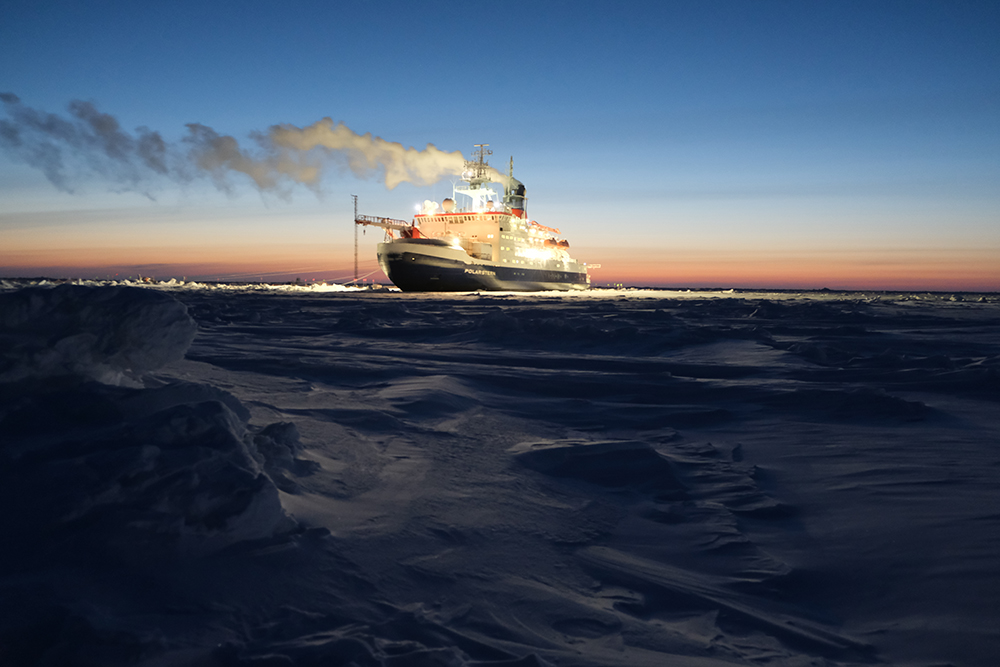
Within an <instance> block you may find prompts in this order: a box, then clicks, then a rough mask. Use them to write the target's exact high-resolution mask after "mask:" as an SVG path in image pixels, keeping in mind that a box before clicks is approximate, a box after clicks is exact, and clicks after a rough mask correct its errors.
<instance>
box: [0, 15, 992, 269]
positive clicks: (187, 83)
mask: <svg viewBox="0 0 1000 667" xmlns="http://www.w3.org/2000/svg"><path fill="white" fill-rule="evenodd" d="M997 34H1000V3H996V2H960V1H952V2H920V1H908V2H750V1H744V2H733V1H727V2H656V3H643V2H637V3H597V2H535V3H528V2H507V3H496V4H481V5H472V4H469V3H462V2H456V3H450V2H438V3H402V2H400V3H395V2H344V3H318V2H283V3H276V2H275V3H270V2H239V3H236V2H232V3H221V2H214V3H195V2H175V3H169V4H168V3H162V4H156V5H147V4H141V3H125V2H88V3H42V4H41V5H39V4H38V3H27V2H19V1H15V2H10V1H8V2H7V3H6V4H5V9H4V10H3V20H2V21H0V92H10V93H13V94H15V95H17V96H18V97H19V98H20V99H21V102H22V103H23V104H24V105H26V106H29V107H32V108H35V109H39V110H43V111H46V112H51V113H58V114H61V115H66V109H67V105H68V104H69V103H70V102H71V101H72V100H88V101H91V102H93V103H94V104H95V105H96V106H97V108H98V109H99V110H100V111H102V112H105V113H109V114H112V115H113V116H115V117H116V118H117V120H118V121H119V122H120V124H121V126H122V127H123V128H124V129H125V130H127V131H134V130H135V128H139V127H147V128H151V129H153V130H156V131H158V132H160V133H161V134H162V135H163V137H164V138H165V139H167V140H169V141H179V140H180V139H181V138H182V137H183V136H184V134H185V131H186V130H185V124H187V123H193V122H196V123H201V124H203V125H207V126H210V127H212V128H214V129H215V130H216V131H217V132H219V133H220V134H228V135H232V136H234V137H236V138H237V139H239V140H240V142H241V144H244V145H250V139H249V136H250V134H251V133H252V132H254V131H266V130H267V128H268V127H270V126H271V125H273V124H276V123H291V124H294V125H297V126H305V125H309V124H311V123H313V122H315V121H317V120H319V119H321V118H323V117H327V116H329V117H331V118H332V119H333V120H334V121H342V122H344V123H345V124H346V125H347V126H348V127H350V128H351V129H352V130H355V131H356V132H359V133H365V132H371V133H372V134H374V135H378V136H381V137H382V138H384V139H386V140H389V141H397V142H400V143H402V144H404V145H405V146H414V147H416V148H423V147H424V146H425V145H426V144H428V143H432V144H434V145H435V146H437V147H438V148H441V149H442V150H446V151H454V150H461V151H462V152H464V153H465V154H466V155H468V153H469V152H470V150H471V148H472V145H473V144H475V143H489V144H490V145H491V148H493V149H494V150H495V151H496V152H495V154H494V157H493V163H494V165H495V166H498V167H503V166H505V164H506V161H507V158H508V156H510V155H513V156H514V164H515V175H517V176H518V178H520V179H521V180H522V181H524V182H525V183H526V184H527V185H528V192H529V196H530V197H531V200H530V204H529V212H530V213H531V215H532V217H534V218H535V219H537V220H538V221H539V222H541V223H543V224H547V225H551V226H556V227H560V228H561V229H562V231H563V232H564V233H565V234H566V235H567V236H568V238H570V240H571V242H572V243H573V246H574V255H576V256H579V257H580V258H581V259H584V260H586V261H590V262H596V263H601V264H602V269H601V270H600V271H601V272H603V275H602V276H600V277H599V276H598V274H597V273H595V275H594V278H595V283H597V284H599V283H600V282H603V281H605V279H606V281H615V282H617V281H618V280H619V279H622V280H627V281H629V282H640V283H645V284H677V285H680V284H688V285H694V284H705V285H706V286H708V284H709V283H712V284H719V285H735V286H743V285H745V286H768V284H767V283H768V281H769V280H770V281H771V285H770V286H792V285H793V284H795V285H797V286H802V287H821V286H831V287H834V286H855V287H861V286H870V287H887V288H890V287H891V288H904V287H914V288H918V287H919V288H925V289H930V288H934V287H936V286H938V287H940V288H942V289H953V288H956V286H959V285H958V283H956V282H955V280H957V279H958V278H957V276H959V275H961V276H962V278H961V280H966V281H969V280H972V281H973V282H974V283H975V284H972V283H969V286H970V287H975V288H978V289H1000V268H997V267H1000V39H997ZM0 118H3V116H2V115H0ZM0 179H2V182H0V269H3V270H0V273H7V274H10V273H21V272H22V271H21V270H17V271H15V270H14V269H15V268H16V269H23V268H24V267H26V266H37V267H48V268H53V267H58V266H64V265H65V257H67V256H71V255H72V256H75V257H77V258H79V261H78V263H80V262H83V263H86V262H85V261H84V260H85V259H86V258H87V257H90V258H91V259H92V260H93V261H92V262H91V264H93V266H94V268H95V270H96V268H97V267H98V264H102V263H103V264H102V268H107V269H108V270H110V269H112V268H114V269H115V272H118V271H124V272H128V271H129V270H130V269H132V268H135V269H136V270H138V267H140V266H145V267H148V266H149V265H151V264H156V265H158V266H160V267H161V268H162V270H163V271H166V272H170V271H171V264H175V265H176V267H174V268H178V269H180V268H181V267H182V266H183V265H185V263H186V262H187V263H188V264H190V262H189V261H188V260H189V258H188V252H189V251H188V250H185V249H186V248H195V247H197V248H200V249H201V250H202V251H203V252H205V251H206V248H215V251H213V253H210V254H211V255H212V256H214V257H216V258H218V261H219V268H218V271H210V270H208V269H201V270H202V271H203V272H205V271H207V272H208V273H217V274H219V275H223V274H227V273H229V274H232V275H235V274H236V273H240V272H244V271H246V272H249V271H252V270H253V267H252V266H248V263H249V265H253V264H254V263H256V264H259V265H261V267H264V266H265V264H266V265H267V266H266V268H267V269H268V270H267V271H266V272H267V273H274V272H276V271H278V270H279V268H281V267H278V265H277V264H275V263H274V262H275V261H276V260H275V258H276V257H277V256H279V255H280V256H281V257H286V259H284V260H282V261H285V262H287V263H288V265H287V266H284V268H287V269H288V270H289V271H290V272H291V273H295V271H294V270H293V269H302V268H305V267H320V273H322V272H323V271H326V273H327V274H329V275H333V274H334V273H336V271H337V270H340V269H343V268H345V267H347V265H349V264H350V263H351V261H352V260H351V257H350V256H349V255H350V252H349V251H351V250H352V248H353V246H352V243H353V238H352V234H353V230H352V228H351V226H350V217H351V208H350V207H351V201H350V197H349V194H351V193H356V194H359V196H360V197H361V208H362V212H368V213H375V214H383V215H390V216H394V217H406V216H408V215H409V214H410V213H411V212H412V210H413V204H414V202H417V201H422V200H423V199H425V198H435V199H441V198H442V197H444V196H447V195H448V194H450V187H451V186H450V183H449V182H448V181H447V180H445V181H443V182H441V183H439V184H438V185H435V186H431V187H414V186H410V185H407V184H403V185H401V186H399V187H398V188H396V189H394V190H392V191H391V192H389V191H386V190H385V188H384V187H383V186H382V184H381V182H380V181H379V180H378V179H377V178H372V179H367V180H365V179H358V178H357V177H356V176H355V175H353V174H351V173H349V172H343V171H338V170H336V169H333V170H331V171H329V172H328V173H327V174H326V176H325V177H324V179H323V181H322V183H321V188H320V189H321V191H322V195H321V196H320V197H319V198H317V196H316V195H314V194H313V193H312V192H311V191H310V190H308V189H306V188H296V189H294V190H293V191H292V193H291V197H290V199H282V198H280V197H275V196H274V195H264V196H262V195H260V194H259V193H257V192H256V191H255V190H254V188H253V187H252V186H251V184H250V183H249V181H248V180H247V181H245V182H241V181H240V180H239V179H236V178H233V179H232V180H231V189H230V191H229V192H228V193H224V192H219V191H217V190H216V189H215V188H214V187H213V186H212V185H211V182H210V181H208V180H203V181H199V180H196V181H194V182H192V183H189V184H187V185H184V186H182V187H180V186H178V185H177V184H175V183H172V182H169V181H165V180H162V181H157V180H156V179H149V180H147V181H145V182H143V183H142V184H141V189H142V190H144V191H145V192H146V193H147V194H150V195H152V197H154V198H155V201H154V200H151V199H150V198H148V197H146V196H144V195H143V194H141V193H136V192H129V191H125V192H123V191H122V190H123V187H122V185H121V184H116V183H109V182H106V180H104V179H102V178H100V177H98V176H96V175H94V174H90V173H87V170H86V169H83V170H82V171H81V173H79V174H78V175H77V177H76V178H74V179H73V189H74V193H72V194H70V193H66V192H62V191H60V190H58V189H56V188H55V187H53V186H52V184H50V183H48V182H47V181H46V180H45V178H44V176H43V175H42V174H41V172H39V171H38V170H35V169H32V168H31V167H29V166H27V165H25V164H24V163H23V161H21V160H19V158H18V156H17V155H15V154H13V153H11V152H0ZM5 237H6V242H3V241H4V239H5ZM376 241H377V238H375V237H373V235H372V234H371V233H368V234H366V235H365V237H364V238H363V250H362V252H363V253H364V256H363V257H362V259H363V261H365V262H367V265H366V266H369V268H373V267H374V243H375V242H376ZM129 243H131V244H133V246H134V247H135V252H133V253H131V255H130V254H129V252H128V250H127V248H128V247H129V246H128V244H129ZM114 244H118V245H120V246H121V247H122V250H121V252H119V253H118V254H117V255H114V258H112V257H111V256H110V255H107V253H106V252H104V251H105V250H107V247H109V246H111V245H114ZM216 244H217V245H216ZM282 244H284V245H282ZM5 246H6V248H7V249H6V250H5V249H4V247H5ZM55 246H58V249H59V250H60V254H59V257H60V258H61V259H58V261H57V260H56V259H54V257H55V255H52V259H45V258H46V257H47V255H46V249H49V248H54V247H55ZM276 246H282V247H284V246H287V248H285V251H287V252H285V251H282V252H280V253H279V252H274V250H275V247H276ZM11 248H14V250H11ZM296 248H300V250H296ZM157 249H159V250H157ZM168 250H169V252H168ZM234 253H235V254H234ZM297 253H299V254H298V255H297ZM935 253H938V254H937V255H935ZM129 257H131V258H132V259H134V260H135V261H133V262H132V263H131V264H130V263H129ZM298 257H301V258H302V261H301V262H297V261H296V259H297V258H298ZM963 257H964V259H963ZM199 261H200V260H199ZM345 262H346V264H345ZM928 262H931V264H933V265H934V266H936V267H937V268H936V269H934V270H931V269H928V268H927V267H928ZM104 264H106V265H107V266H103V265H104ZM293 264H297V266H292V265H293ZM192 266H193V265H192ZM640 266H641V267H644V268H642V269H641V271H640V270H639V269H638V268H637V267H640ZM872 266H875V267H879V268H876V269H872V268H871V267H872ZM973 266H976V267H979V268H978V269H976V271H973V272H972V273H973V274H974V275H972V277H970V275H969V272H970V271H971V269H970V267H973ZM991 266H992V267H993V268H992V269H991ZM4 267H7V268H6V269H4ZM767 267H772V268H773V269H774V271H772V273H771V274H768V272H767ZM808 267H812V269H811V271H810V270H807V269H808ZM823 267H825V268H823ZM866 267H867V268H866ZM900 267H902V268H900ZM906 267H908V268H906ZM948 267H954V270H950V269H949V268H948ZM189 268H190V267H189ZM67 270H68V269H67ZM191 270H196V269H193V268H191ZM637 271H638V273H636V272H637ZM859 271H860V272H861V273H859ZM260 272H261V273H264V272H265V271H264V269H263V268H262V269H261V270H260ZM865 272H867V273H865ZM341 273H343V272H342V271H341ZM640 274H641V275H640ZM316 275H319V274H316ZM796 276H798V277H796ZM921 276H924V278H923V281H924V282H923V283H921V282H920V280H918V279H920V277H921ZM713 281H714V282H713ZM796 281H798V282H797V283H796ZM838 281H839V282H838ZM865 281H867V283H866V282H865Z"/></svg>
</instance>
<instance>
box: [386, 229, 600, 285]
mask: <svg viewBox="0 0 1000 667" xmlns="http://www.w3.org/2000/svg"><path fill="white" fill-rule="evenodd" d="M378 260H379V264H380V265H381V267H382V270H383V271H385V274H386V275H387V276H388V277H389V280H391V281H392V283H393V284H394V285H395V286H396V287H398V288H399V289H401V290H403V291H404V292H474V291H478V290H487V291H504V292H508V291H509V292H540V291H548V290H557V291H567V290H583V289H587V288H588V287H590V279H589V277H588V276H587V273H586V271H581V272H575V271H561V270H558V269H532V268H527V267H515V266H509V265H506V264H498V263H496V262H490V261H485V260H475V259H472V258H470V257H469V256H468V255H467V254H466V253H465V252H464V251H462V250H461V249H460V248H452V247H450V246H448V244H446V243H444V242H442V241H439V240H437V239H398V240H395V241H391V242H389V243H382V244H380V245H379V248H378Z"/></svg>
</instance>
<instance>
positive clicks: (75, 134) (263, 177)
mask: <svg viewBox="0 0 1000 667" xmlns="http://www.w3.org/2000/svg"><path fill="white" fill-rule="evenodd" d="M0 102H3V105H4V108H5V110H6V112H7V116H8V118H7V119H0V146H2V147H3V148H4V149H6V150H7V151H8V152H9V153H11V154H13V155H15V156H16V157H18V158H20V159H21V160H23V161H24V162H26V163H27V164H29V165H31V166H33V167H35V168H37V169H40V170H41V171H42V172H43V173H44V174H45V176H46V178H48V180H49V181H50V182H51V183H52V184H53V185H54V186H55V187H57V188H59V189H60V190H63V191H66V192H72V191H73V184H74V183H75V182H77V181H79V180H81V179H83V178H85V177H92V176H94V175H96V176H99V177H102V178H104V179H108V180H110V181H112V182H114V183H115V184H117V185H118V186H120V187H122V188H123V189H126V190H138V191H143V192H146V190H147V189H148V187H149V186H150V185H151V184H153V183H154V182H155V181H156V179H158V178H166V179H169V180H172V181H176V182H181V183H187V182H190V181H192V180H194V179H195V178H198V177H208V178H210V179H211V180H212V181H213V183H214V184H215V185H216V187H218V188H220V189H222V190H226V191H229V190H230V189H231V188H232V179H233V178H234V177H235V178H236V179H239V178H241V176H240V175H242V176H245V177H248V178H249V179H250V180H251V181H252V182H253V183H254V185H255V186H256V187H257V188H258V189H259V190H260V191H262V192H275V193H278V194H281V195H287V194H288V193H289V192H290V189H291V188H292V187H293V186H295V185H299V184H301V185H305V186H307V187H309V188H312V189H314V190H316V189H318V188H319V184H320V182H321V180H322V178H323V175H324V170H325V169H327V168H329V167H330V166H331V165H346V166H347V167H348V168H349V169H350V170H351V171H352V172H353V173H354V174H355V175H357V176H359V177H363V178H370V177H373V176H376V175H379V174H382V175H383V176H384V180H385V185H386V187H387V188H389V189H390V190H391V189H393V188H395V187H396V186H397V185H399V184H400V183H413V184H415V185H430V184H432V183H435V182H436V181H438V180H440V179H441V178H443V177H444V176H448V175H451V174H459V173H461V172H462V169H463V167H464V160H465V159H464V157H463V156H462V153H461V152H460V151H454V152H451V153H447V152H445V151H442V150H439V149H437V148H435V147H434V146H433V145H432V144H427V148H425V149H423V150H417V149H415V148H412V147H411V148H405V147H404V146H403V145H402V144H399V143H396V142H391V141H385V140H384V139H381V138H379V137H373V136H372V135H371V134H370V133H369V134H364V135H360V134H357V133H356V132H353V131H352V130H351V129H349V128H348V127H347V126H346V125H344V124H343V123H334V122H333V121H332V120H331V119H330V118H323V119H322V120H319V121H317V122H315V123H313V124H312V125H308V126H306V127H296V126H295V125H289V124H280V125H272V126H271V127H270V128H268V130H267V131H266V132H257V133H254V134H253V135H251V147H243V146H240V143H239V142H238V141H237V140H236V139H235V138H233V137H231V136H227V135H222V134H219V133H218V132H216V131H215V130H213V129H212V128H210V127H207V126H205V125H202V124H200V123H188V124H187V125H186V128H187V133H186V135H185V136H184V137H183V138H182V140H181V141H180V142H179V143H171V142H167V141H166V140H164V139H163V137H162V136H161V135H160V134H159V133H158V132H155V131H153V130H150V129H149V128H146V127H139V128H136V130H135V131H134V132H133V133H130V132H128V131H126V130H123V129H122V127H121V124H120V123H119V122H118V120H117V119H116V118H115V117H114V116H112V115H110V114H106V113H102V112H100V111H98V110H97V108H96V107H95V106H94V105H93V104H92V103H90V102H82V101H79V100H76V101H73V102H71V103H70V104H69V107H68V112H69V115H68V116H60V115H57V114H53V113H47V112H43V111H39V110H37V109H33V108H31V107H28V106H25V105H24V104H23V103H22V102H21V100H20V99H19V98H18V97H17V96H16V95H14V94H12V93H0ZM494 173H495V172H494ZM495 175H496V176H497V177H498V178H502V177H501V175H500V174H498V173H496V174H495ZM147 194H148V193H147Z"/></svg>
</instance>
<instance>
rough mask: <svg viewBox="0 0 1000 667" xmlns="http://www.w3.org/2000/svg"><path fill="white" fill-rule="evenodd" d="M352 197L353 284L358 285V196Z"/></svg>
mask: <svg viewBox="0 0 1000 667" xmlns="http://www.w3.org/2000/svg"><path fill="white" fill-rule="evenodd" d="M351 196H352V197H354V284H355V285H357V284H358V196H357V195H351Z"/></svg>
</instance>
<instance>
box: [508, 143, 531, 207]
mask: <svg viewBox="0 0 1000 667" xmlns="http://www.w3.org/2000/svg"><path fill="white" fill-rule="evenodd" d="M527 199H528V196H527V195H526V194H525V189H524V183H522V182H521V181H519V180H517V179H516V178H514V158H513V157H511V158H510V166H508V168H507V176H506V177H505V179H504V186H503V203H504V204H505V205H506V206H507V207H508V208H510V211H511V213H513V214H514V215H515V216H516V217H518V218H523V217H526V213H525V212H526V210H527V206H526V200H527Z"/></svg>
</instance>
